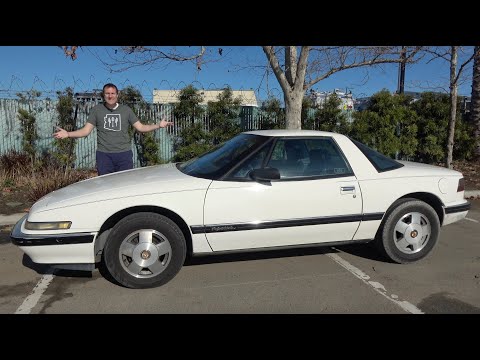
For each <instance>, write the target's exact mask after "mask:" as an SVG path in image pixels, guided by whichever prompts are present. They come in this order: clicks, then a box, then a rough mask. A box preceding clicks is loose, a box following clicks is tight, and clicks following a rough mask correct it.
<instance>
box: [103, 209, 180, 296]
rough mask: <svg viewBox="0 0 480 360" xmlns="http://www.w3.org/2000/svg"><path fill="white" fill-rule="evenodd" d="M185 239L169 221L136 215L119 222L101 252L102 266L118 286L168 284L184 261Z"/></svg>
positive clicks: (135, 286)
mask: <svg viewBox="0 0 480 360" xmlns="http://www.w3.org/2000/svg"><path fill="white" fill-rule="evenodd" d="M185 256H186V244H185V237H184V236H183V233H182V231H181V230H180V229H179V227H178V226H177V225H176V224H175V223H174V222H173V221H172V220H170V219H169V218H167V217H165V216H163V215H159V214H155V213H136V214H131V215H128V216H127V217H125V218H123V219H122V220H121V221H119V222H118V223H117V224H116V225H115V226H114V227H113V229H112V231H111V232H110V234H109V236H108V239H107V243H106V245H105V249H104V261H105V265H106V267H107V269H108V271H109V273H110V274H111V275H112V277H113V278H114V279H115V280H116V281H118V282H119V283H120V284H121V285H123V286H126V287H129V288H149V287H155V286H160V285H163V284H165V283H167V282H168V281H170V280H171V279H172V278H173V277H174V276H175V275H176V274H177V273H178V272H179V271H180V269H181V267H182V266H183V263H184V261H185Z"/></svg>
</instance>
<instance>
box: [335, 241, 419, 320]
mask: <svg viewBox="0 0 480 360" xmlns="http://www.w3.org/2000/svg"><path fill="white" fill-rule="evenodd" d="M335 250H337V249H335ZM337 251H338V250H337ZM327 256H328V257H329V258H331V259H333V261H335V262H337V263H338V264H340V265H341V266H342V267H344V268H345V269H347V271H349V272H350V273H352V274H353V275H355V276H356V277H357V278H359V279H360V280H362V281H363V282H364V283H365V284H368V285H370V286H371V287H373V289H374V290H375V291H376V292H378V293H379V294H381V295H383V296H385V297H386V298H387V299H388V300H390V301H392V302H393V303H395V304H397V305H398V306H400V307H401V308H402V309H403V310H405V311H406V312H409V313H411V314H424V312H423V311H422V310H420V309H419V308H417V307H416V306H415V305H413V304H411V303H409V302H408V301H400V300H397V299H398V296H397V295H395V294H391V295H390V296H389V295H388V294H387V290H386V289H385V286H383V285H382V284H380V283H378V282H376V281H369V280H370V276H368V275H367V274H365V273H364V272H363V271H362V270H360V269H358V268H356V267H355V266H353V265H352V264H350V263H349V262H348V261H346V260H344V259H342V258H341V257H340V256H338V255H337V254H327Z"/></svg>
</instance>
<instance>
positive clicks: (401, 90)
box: [397, 46, 407, 94]
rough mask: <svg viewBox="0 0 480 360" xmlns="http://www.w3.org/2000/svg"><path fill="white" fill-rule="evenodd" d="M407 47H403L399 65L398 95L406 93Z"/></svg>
mask: <svg viewBox="0 0 480 360" xmlns="http://www.w3.org/2000/svg"><path fill="white" fill-rule="evenodd" d="M405 48H406V46H402V52H401V53H400V59H401V62H400V63H399V64H398V88H397V94H403V93H404V92H405V59H406V57H407V56H406V55H407V54H406V51H405Z"/></svg>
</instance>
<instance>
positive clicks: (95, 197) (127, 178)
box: [31, 164, 211, 211]
mask: <svg viewBox="0 0 480 360" xmlns="http://www.w3.org/2000/svg"><path fill="white" fill-rule="evenodd" d="M210 183H211V180H208V179H202V178H196V177H193V176H190V175H186V174H184V173H182V172H181V171H180V170H178V169H177V167H176V165H175V164H165V165H157V166H150V167H144V168H138V169H133V170H126V171H122V172H117V173H113V174H107V175H103V176H98V177H95V178H91V179H87V180H83V181H80V182H77V183H74V184H71V185H68V186H66V187H64V188H61V189H58V190H55V191H53V192H51V193H49V194H47V195H45V196H44V197H43V198H41V199H40V200H38V201H37V202H36V203H35V204H34V205H33V206H32V208H31V211H36V210H38V211H43V210H45V208H46V207H48V208H49V209H55V208H59V207H64V206H71V205H79V204H83V203H88V202H96V201H104V200H112V199H117V198H124V197H130V196H138V195H149V194H158V193H165V192H175V191H187V190H202V189H205V190H206V189H207V188H208V186H209V185H210Z"/></svg>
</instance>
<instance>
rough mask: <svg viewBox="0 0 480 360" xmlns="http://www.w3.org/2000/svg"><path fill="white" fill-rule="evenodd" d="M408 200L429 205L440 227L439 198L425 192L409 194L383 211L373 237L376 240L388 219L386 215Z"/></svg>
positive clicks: (440, 207)
mask: <svg viewBox="0 0 480 360" xmlns="http://www.w3.org/2000/svg"><path fill="white" fill-rule="evenodd" d="M409 200H421V201H423V202H425V203H427V204H428V205H430V206H431V207H432V208H433V209H434V210H435V212H436V213H437V216H438V219H439V221H440V225H442V224H443V216H444V214H443V202H442V200H440V198H439V197H438V196H436V195H434V194H432V193H427V192H415V193H410V194H405V195H403V196H402V197H400V198H398V199H397V200H395V201H394V202H393V203H392V204H391V205H390V206H389V208H388V209H387V211H385V214H384V215H383V219H382V222H381V224H380V226H379V228H378V230H377V233H376V235H375V238H377V237H378V236H379V235H380V234H381V233H382V231H383V226H384V224H385V220H386V219H387V218H388V215H390V213H391V212H392V211H393V209H395V208H396V207H397V206H398V205H399V204H401V203H403V202H406V201H409Z"/></svg>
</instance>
